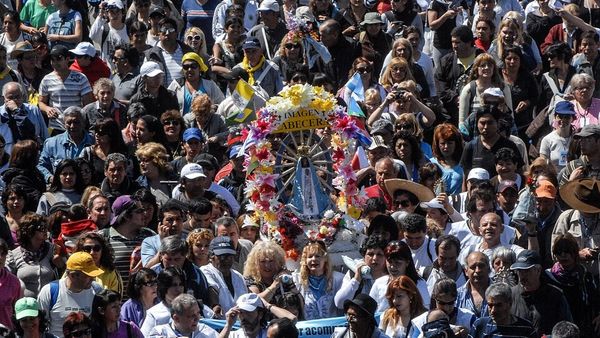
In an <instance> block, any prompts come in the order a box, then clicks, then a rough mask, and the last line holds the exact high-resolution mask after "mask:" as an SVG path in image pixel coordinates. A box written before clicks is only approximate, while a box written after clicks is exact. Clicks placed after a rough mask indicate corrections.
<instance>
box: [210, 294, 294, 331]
mask: <svg viewBox="0 0 600 338" xmlns="http://www.w3.org/2000/svg"><path fill="white" fill-rule="evenodd" d="M235 305H236V306H234V307H233V308H231V309H230V310H229V311H227V313H226V314H225V318H226V321H225V327H224V328H223V330H222V331H221V333H219V338H260V337H266V336H267V315H268V314H271V316H272V317H275V318H287V319H289V320H291V321H293V322H296V320H297V318H296V316H294V315H293V314H292V313H291V312H289V311H288V310H286V309H283V308H280V307H278V306H275V305H273V304H269V303H268V302H267V301H266V300H265V299H264V298H261V297H259V296H258V295H257V294H255V293H246V294H243V295H241V296H239V297H238V299H237V301H236V302H235ZM238 317H239V320H240V328H239V329H237V330H235V331H231V328H232V327H233V324H234V323H235V321H236V320H237V319H238Z"/></svg>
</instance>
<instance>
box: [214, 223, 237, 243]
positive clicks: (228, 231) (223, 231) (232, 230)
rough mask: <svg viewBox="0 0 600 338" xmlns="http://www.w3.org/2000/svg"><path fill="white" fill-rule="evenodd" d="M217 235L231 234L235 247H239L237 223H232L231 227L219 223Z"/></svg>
mask: <svg viewBox="0 0 600 338" xmlns="http://www.w3.org/2000/svg"><path fill="white" fill-rule="evenodd" d="M217 236H229V238H231V242H233V247H234V248H237V245H238V240H239V239H240V234H239V233H238V227H237V225H232V226H230V227H226V226H225V225H223V224H221V225H219V227H218V228H217Z"/></svg>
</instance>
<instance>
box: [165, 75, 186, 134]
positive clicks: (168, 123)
mask: <svg viewBox="0 0 600 338" xmlns="http://www.w3.org/2000/svg"><path fill="white" fill-rule="evenodd" d="M184 69H185V68H184ZM163 125H164V126H178V125H179V121H177V120H164V121H163Z"/></svg>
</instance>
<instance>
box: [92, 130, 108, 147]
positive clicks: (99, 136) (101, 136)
mask: <svg viewBox="0 0 600 338" xmlns="http://www.w3.org/2000/svg"><path fill="white" fill-rule="evenodd" d="M94 139H95V140H96V144H102V145H106V144H110V136H108V134H107V133H106V132H105V131H103V130H100V131H95V132H94Z"/></svg>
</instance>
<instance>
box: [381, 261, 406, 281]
mask: <svg viewBox="0 0 600 338" xmlns="http://www.w3.org/2000/svg"><path fill="white" fill-rule="evenodd" d="M385 265H386V266H387V269H388V273H389V274H390V276H392V277H398V276H404V275H406V269H407V268H408V262H407V261H405V260H404V259H401V258H388V259H386V261H385Z"/></svg>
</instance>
